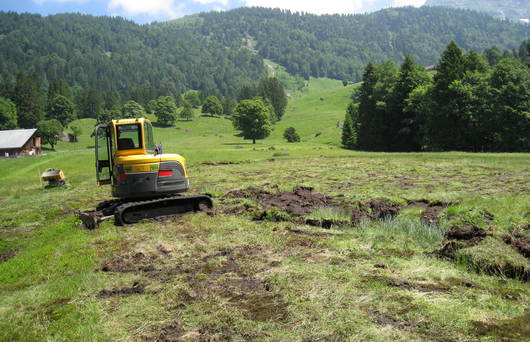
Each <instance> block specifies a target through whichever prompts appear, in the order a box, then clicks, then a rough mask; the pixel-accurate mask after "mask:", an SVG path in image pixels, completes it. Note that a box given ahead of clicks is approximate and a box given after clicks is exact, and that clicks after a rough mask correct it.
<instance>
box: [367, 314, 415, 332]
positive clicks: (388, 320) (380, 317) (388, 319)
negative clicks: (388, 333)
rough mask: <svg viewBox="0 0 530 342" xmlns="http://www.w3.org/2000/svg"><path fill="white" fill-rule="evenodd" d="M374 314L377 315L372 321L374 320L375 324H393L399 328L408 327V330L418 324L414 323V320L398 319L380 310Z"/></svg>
mask: <svg viewBox="0 0 530 342" xmlns="http://www.w3.org/2000/svg"><path fill="white" fill-rule="evenodd" d="M372 314H373V315H374V316H375V317H374V318H373V319H372V322H374V323H375V324H379V325H391V326H393V327H394V328H397V329H407V330H410V329H415V328H416V325H415V324H414V322H411V321H406V320H401V319H397V318H395V317H392V316H390V315H387V314H382V313H380V312H379V311H378V310H375V311H374V312H373V313H372Z"/></svg>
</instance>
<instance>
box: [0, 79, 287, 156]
mask: <svg viewBox="0 0 530 342" xmlns="http://www.w3.org/2000/svg"><path fill="white" fill-rule="evenodd" d="M104 95H105V97H100V96H99V93H98V92H97V91H89V92H86V93H85V92H82V93H80V95H79V96H77V97H75V96H74V95H73V92H72V89H71V87H69V85H68V84H67V83H66V82H65V81H64V80H53V81H51V82H49V86H48V89H46V90H44V89H43V86H42V84H41V83H40V82H39V78H38V76H37V75H35V74H34V73H26V72H20V73H18V74H17V77H16V79H15V80H11V79H10V78H9V77H6V78H4V79H3V80H2V81H1V82H0V130H8V129H15V128H19V127H20V128H34V127H37V128H38V129H39V132H40V134H41V136H42V137H43V141H44V143H46V144H50V145H52V148H53V146H54V145H55V144H56V142H57V140H58V138H59V135H60V134H61V133H62V131H63V130H64V129H65V128H66V127H67V126H70V129H71V130H72V133H73V135H74V139H76V137H77V135H79V134H80V133H81V132H80V129H79V127H77V126H75V125H71V122H72V121H74V120H76V119H78V118H84V117H90V118H94V119H96V120H97V121H98V122H102V123H104V122H108V121H110V120H111V119H118V118H136V117H143V116H145V115H146V114H148V113H149V114H154V115H155V116H156V118H157V123H158V124H160V125H163V126H171V125H174V124H175V122H176V120H177V119H178V118H181V119H182V120H191V119H192V118H193V116H194V112H195V110H198V109H199V108H200V110H201V113H203V114H204V115H208V116H217V115H221V114H226V115H231V114H232V112H233V111H234V107H236V110H235V112H236V113H237V114H240V113H241V111H240V110H239V109H241V108H243V107H241V106H239V107H237V106H236V105H238V104H236V100H235V99H232V98H230V97H221V98H218V97H217V96H215V95H209V96H206V97H205V94H204V92H200V91H196V90H189V91H187V92H185V93H183V94H180V95H178V96H177V97H176V98H175V97H173V96H159V97H158V98H156V99H153V100H150V101H149V102H148V103H147V104H146V105H145V106H142V104H140V103H138V102H136V101H134V100H128V101H125V102H123V103H122V102H120V101H119V97H118V96H117V95H116V94H113V93H112V92H110V93H105V94H104ZM238 100H239V101H240V102H241V101H242V100H247V101H251V102H259V106H261V107H260V109H263V111H262V112H263V115H264V120H265V121H264V124H266V125H270V124H272V123H274V122H276V121H278V120H280V119H281V117H282V115H283V114H284V112H285V107H286V106H287V96H286V94H285V90H284V88H283V86H282V84H281V83H280V82H279V81H278V79H277V78H275V77H264V78H263V79H261V80H260V81H259V83H258V84H257V85H252V84H248V85H244V86H243V87H242V88H241V89H240V90H239V94H238ZM249 103H250V102H249ZM179 107H180V108H181V109H179ZM237 120H238V119H237V115H234V121H237ZM247 126H249V125H246V124H242V125H238V126H237V127H238V128H239V129H241V130H242V131H243V132H245V131H246V130H247ZM250 126H253V125H250ZM254 126H255V125H254ZM253 129H254V131H256V130H257V129H258V128H253ZM269 133H270V132H269ZM263 134H265V133H263ZM263 134H261V133H260V134H259V135H256V133H245V134H244V135H245V137H246V138H247V137H248V138H252V139H256V138H257V139H261V138H264V137H266V136H267V135H268V133H266V134H265V135H264V136H263Z"/></svg>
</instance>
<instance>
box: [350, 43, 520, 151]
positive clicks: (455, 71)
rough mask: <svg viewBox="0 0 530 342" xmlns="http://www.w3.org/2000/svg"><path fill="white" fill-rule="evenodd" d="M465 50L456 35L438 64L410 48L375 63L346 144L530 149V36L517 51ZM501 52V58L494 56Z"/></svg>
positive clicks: (358, 95) (354, 106)
mask: <svg viewBox="0 0 530 342" xmlns="http://www.w3.org/2000/svg"><path fill="white" fill-rule="evenodd" d="M497 51H499V50H498V49H496V48H490V49H488V50H486V51H485V53H483V54H478V53H476V52H474V51H472V50H471V51H469V52H467V53H464V51H463V50H462V49H461V48H460V47H459V46H458V45H457V44H456V43H455V42H450V43H449V45H447V47H446V49H445V51H444V52H443V54H442V56H441V58H440V60H439V61H438V64H437V65H436V71H435V72H434V73H432V72H431V73H429V72H428V71H426V70H425V68H424V67H421V66H419V65H417V64H415V62H414V60H413V58H412V57H410V56H406V57H405V60H404V61H403V63H402V64H401V66H400V67H399V68H398V67H397V66H396V65H395V64H394V63H393V62H390V61H388V62H385V63H381V64H374V63H369V64H368V65H367V66H366V68H365V70H364V73H363V83H362V85H361V86H360V88H359V89H358V91H356V92H355V93H354V95H353V101H352V103H351V104H350V105H349V106H348V108H347V112H346V116H345V120H344V124H343V130H342V144H343V145H344V146H345V147H346V148H350V149H356V148H359V149H363V150H370V151H448V150H460V151H474V152H477V151H491V152H501V151H511V152H528V151H530V39H529V40H527V41H524V42H523V43H522V44H521V45H520V48H519V50H518V51H517V52H515V53H513V54H510V53H508V54H504V55H503V56H498V54H497V53H496V52H497ZM492 56H494V57H495V58H492Z"/></svg>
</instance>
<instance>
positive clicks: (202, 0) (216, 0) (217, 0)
mask: <svg viewBox="0 0 530 342" xmlns="http://www.w3.org/2000/svg"><path fill="white" fill-rule="evenodd" d="M192 1H193V2H197V3H199V4H221V5H225V6H226V5H228V1H229V0H192Z"/></svg>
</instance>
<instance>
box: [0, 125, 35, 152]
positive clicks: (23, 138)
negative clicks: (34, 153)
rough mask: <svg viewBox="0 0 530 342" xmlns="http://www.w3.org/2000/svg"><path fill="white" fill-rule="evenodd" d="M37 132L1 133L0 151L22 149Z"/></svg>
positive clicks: (32, 129)
mask: <svg viewBox="0 0 530 342" xmlns="http://www.w3.org/2000/svg"><path fill="white" fill-rule="evenodd" d="M36 131H37V129H36V128H31V129H13V130H9V131H0V149H5V148H21V147H22V146H24V144H25V143H26V142H27V141H28V140H29V139H30V138H31V137H32V136H33V134H35V132H36Z"/></svg>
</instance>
